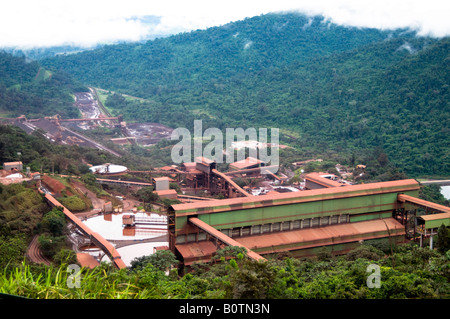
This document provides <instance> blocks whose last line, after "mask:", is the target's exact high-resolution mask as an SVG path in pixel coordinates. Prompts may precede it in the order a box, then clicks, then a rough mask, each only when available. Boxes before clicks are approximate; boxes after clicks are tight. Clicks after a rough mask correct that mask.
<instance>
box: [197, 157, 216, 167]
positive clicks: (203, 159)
mask: <svg viewBox="0 0 450 319" xmlns="http://www.w3.org/2000/svg"><path fill="white" fill-rule="evenodd" d="M195 162H196V163H201V164H205V165H209V164H212V163H214V161H213V160H210V159H209V158H206V157H197V158H195Z"/></svg>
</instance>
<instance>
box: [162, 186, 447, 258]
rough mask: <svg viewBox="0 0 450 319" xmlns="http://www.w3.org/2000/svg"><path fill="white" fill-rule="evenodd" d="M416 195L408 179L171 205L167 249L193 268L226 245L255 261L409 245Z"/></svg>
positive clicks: (415, 189) (443, 207)
mask: <svg viewBox="0 0 450 319" xmlns="http://www.w3.org/2000/svg"><path fill="white" fill-rule="evenodd" d="M336 186H337V185H336ZM339 186H340V185H339ZM419 188H420V186H419V183H418V182H417V181H416V180H414V179H407V180H399V181H391V182H380V183H372V184H363V185H347V186H345V187H326V188H321V189H312V190H306V191H300V192H291V193H278V194H273V193H271V194H269V195H263V196H246V197H236V198H228V199H223V200H212V201H205V202H195V203H187V204H177V205H172V206H170V207H169V209H168V218H169V226H168V229H169V248H170V249H171V251H172V252H174V253H175V255H176V256H177V258H179V260H181V261H182V263H183V264H184V265H185V266H189V265H191V264H192V263H194V262H205V261H209V260H210V258H211V257H212V256H213V255H214V254H215V252H216V251H217V249H220V248H221V247H224V246H226V245H238V246H241V247H245V248H246V249H247V251H248V253H249V256H250V257H251V258H254V259H264V258H265V257H264V256H270V255H273V254H278V253H289V254H290V255H292V256H294V257H306V256H312V255H315V254H317V252H318V251H319V250H320V249H322V248H323V247H326V248H327V249H328V250H329V251H330V252H331V253H332V254H334V255H339V254H345V253H346V252H348V251H350V250H351V249H354V248H356V247H357V246H358V245H360V242H361V241H364V240H370V239H377V238H390V240H391V241H392V242H404V241H405V235H406V230H405V207H407V206H408V205H417V203H418V198H417V197H418V195H419ZM402 196H404V197H402ZM424 202H425V204H424V205H426V206H427V207H428V208H431V209H436V210H437V211H440V212H444V213H448V212H450V209H449V208H448V207H445V206H441V205H437V206H436V205H435V206H433V205H429V204H432V203H428V202H426V201H424ZM399 215H400V216H401V217H400V218H399ZM440 215H442V214H440ZM442 218H444V219H445V216H444V217H442ZM447 218H448V216H447ZM447 222H448V221H447Z"/></svg>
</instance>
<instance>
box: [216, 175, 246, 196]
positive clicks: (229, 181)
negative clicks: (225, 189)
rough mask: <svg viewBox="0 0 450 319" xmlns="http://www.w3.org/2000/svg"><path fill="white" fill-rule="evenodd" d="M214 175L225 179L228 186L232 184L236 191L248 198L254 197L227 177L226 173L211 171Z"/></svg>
mask: <svg viewBox="0 0 450 319" xmlns="http://www.w3.org/2000/svg"><path fill="white" fill-rule="evenodd" d="M211 172H212V173H214V174H216V175H217V176H219V177H221V178H223V179H224V180H225V181H226V182H227V183H228V184H230V185H231V186H232V187H233V188H234V189H235V190H237V191H238V192H239V193H241V194H242V195H244V196H246V197H253V195H252V194H249V193H248V192H246V191H245V190H244V189H242V188H241V187H240V186H239V185H238V184H236V183H235V182H234V181H233V180H232V179H231V178H230V177H229V176H227V175H225V174H224V173H221V172H219V171H218V170H216V169H215V168H213V169H212V170H211Z"/></svg>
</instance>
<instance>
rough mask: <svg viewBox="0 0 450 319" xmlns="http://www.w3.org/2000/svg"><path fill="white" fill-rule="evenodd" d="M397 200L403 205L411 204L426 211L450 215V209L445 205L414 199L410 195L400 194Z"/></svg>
mask: <svg viewBox="0 0 450 319" xmlns="http://www.w3.org/2000/svg"><path fill="white" fill-rule="evenodd" d="M397 200H398V201H399V202H402V203H409V204H413V205H416V206H419V207H422V208H425V209H431V210H434V211H438V212H441V213H450V207H447V206H443V205H439V204H436V203H432V202H429V201H426V200H423V199H420V198H417V197H413V196H409V195H405V194H399V195H398V196H397Z"/></svg>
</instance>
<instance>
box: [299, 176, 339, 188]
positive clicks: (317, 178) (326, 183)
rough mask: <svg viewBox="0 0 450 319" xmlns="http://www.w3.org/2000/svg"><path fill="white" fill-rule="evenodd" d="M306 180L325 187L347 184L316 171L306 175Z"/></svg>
mask: <svg viewBox="0 0 450 319" xmlns="http://www.w3.org/2000/svg"><path fill="white" fill-rule="evenodd" d="M305 180H310V181H312V182H314V183H317V184H320V185H323V186H325V187H341V186H345V184H341V183H338V182H336V181H333V180H331V179H328V178H325V177H322V175H321V174H320V173H316V172H313V173H309V174H307V175H305Z"/></svg>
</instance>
